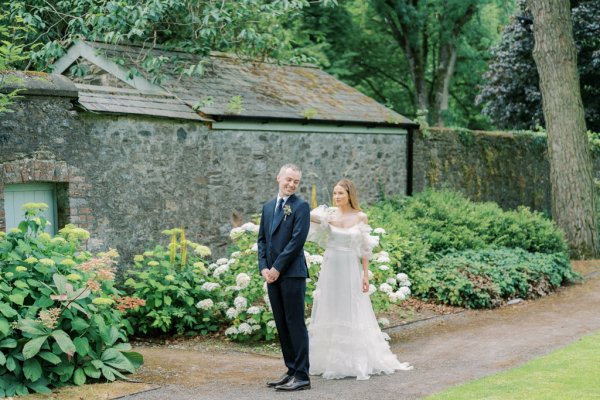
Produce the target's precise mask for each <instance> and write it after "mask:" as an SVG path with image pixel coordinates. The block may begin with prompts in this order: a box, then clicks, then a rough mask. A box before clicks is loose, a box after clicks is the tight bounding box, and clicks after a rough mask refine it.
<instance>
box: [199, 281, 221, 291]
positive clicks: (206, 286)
mask: <svg viewBox="0 0 600 400" xmlns="http://www.w3.org/2000/svg"><path fill="white" fill-rule="evenodd" d="M219 287H221V285H219V284H218V283H216V282H204V283H203V284H202V286H201V289H202V290H205V291H207V292H212V291H213V290H215V289H217V288H219Z"/></svg>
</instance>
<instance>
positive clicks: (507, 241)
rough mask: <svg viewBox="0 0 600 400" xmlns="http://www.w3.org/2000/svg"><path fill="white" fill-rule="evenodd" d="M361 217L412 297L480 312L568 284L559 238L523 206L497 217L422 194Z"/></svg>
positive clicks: (441, 194) (456, 197) (463, 202)
mask: <svg viewBox="0 0 600 400" xmlns="http://www.w3.org/2000/svg"><path fill="white" fill-rule="evenodd" d="M369 218H370V223H371V224H374V225H375V226H383V227H385V229H386V231H387V234H386V235H385V236H383V238H382V239H381V247H382V248H383V249H384V250H385V251H387V252H388V253H389V256H390V259H391V262H390V265H391V266H393V267H395V268H396V269H397V271H399V272H400V271H403V272H407V273H408V275H409V277H410V279H411V281H412V284H413V285H412V292H413V295H415V296H417V297H421V298H424V299H428V300H434V301H437V302H441V303H444V304H450V305H458V306H463V307H470V308H488V307H495V306H498V305H499V304H501V302H502V301H505V300H507V299H510V298H512V297H522V298H533V297H536V296H541V295H544V294H547V293H549V292H550V291H552V290H554V289H555V288H556V287H558V286H560V285H561V284H563V283H565V282H569V281H572V280H574V279H575V278H576V274H575V273H574V272H573V271H572V269H571V266H570V264H569V260H568V258H567V246H566V243H565V241H564V239H563V233H562V231H561V230H560V229H558V228H557V227H556V226H555V225H554V223H553V222H552V221H550V220H548V219H547V218H545V217H544V216H543V215H542V214H540V213H537V212H532V211H530V210H529V209H527V208H525V207H520V208H519V209H517V210H513V211H507V212H505V211H503V210H502V209H501V208H500V207H499V206H498V205H497V204H495V203H491V202H488V203H474V202H471V201H469V200H467V199H466V198H465V197H464V196H463V195H461V194H459V193H456V192H452V191H449V190H441V191H433V190H429V191H425V192H422V193H419V194H417V195H415V196H414V197H412V198H408V197H396V198H391V199H387V200H386V201H383V202H380V203H378V204H377V205H375V206H374V207H371V208H370V209H369Z"/></svg>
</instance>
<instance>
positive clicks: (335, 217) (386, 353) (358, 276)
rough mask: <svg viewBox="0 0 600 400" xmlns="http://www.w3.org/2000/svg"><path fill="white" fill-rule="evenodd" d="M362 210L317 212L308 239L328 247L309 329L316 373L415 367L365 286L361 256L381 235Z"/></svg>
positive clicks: (333, 375)
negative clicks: (393, 343)
mask: <svg viewBox="0 0 600 400" xmlns="http://www.w3.org/2000/svg"><path fill="white" fill-rule="evenodd" d="M361 214H362V213H353V214H350V215H344V214H342V213H341V212H339V210H337V209H336V208H333V207H330V208H328V207H326V206H320V207H317V208H316V209H314V210H313V211H312V212H311V216H312V217H313V218H314V217H316V218H318V219H319V220H320V223H314V222H311V227H310V232H309V236H308V240H310V241H313V242H316V243H317V244H319V245H320V246H321V247H323V248H325V254H324V255H323V261H322V264H321V271H320V274H319V278H318V282H317V284H316V288H315V290H314V292H313V308H312V314H311V321H310V325H309V327H308V332H309V346H310V348H309V355H310V356H309V357H310V374H311V375H322V376H323V377H324V378H326V379H339V378H344V377H356V379H357V380H366V379H369V376H370V375H372V374H381V373H385V374H390V373H393V372H394V371H395V370H409V369H412V366H410V365H409V364H408V363H401V362H399V361H398V359H397V357H396V355H395V354H394V353H392V352H391V350H390V346H389V344H388V342H387V340H389V336H388V335H387V334H386V333H384V332H382V331H381V329H380V328H379V325H378V323H377V318H376V317H375V313H374V312H373V306H372V305H371V299H370V297H369V294H368V293H364V292H363V291H362V265H361V261H360V258H361V257H367V258H370V257H371V255H372V249H373V247H375V246H376V245H377V244H378V239H379V238H378V237H376V236H371V235H370V234H369V233H370V232H371V228H370V227H369V226H368V225H367V224H365V223H364V222H361V218H365V216H364V214H362V215H361Z"/></svg>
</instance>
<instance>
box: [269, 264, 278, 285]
mask: <svg viewBox="0 0 600 400" xmlns="http://www.w3.org/2000/svg"><path fill="white" fill-rule="evenodd" d="M269 276H270V277H271V282H269V283H272V282H275V281H276V280H277V278H279V271H277V270H276V269H275V268H274V267H271V269H270V270H269Z"/></svg>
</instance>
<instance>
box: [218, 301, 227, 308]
mask: <svg viewBox="0 0 600 400" xmlns="http://www.w3.org/2000/svg"><path fill="white" fill-rule="evenodd" d="M227 307H229V304H227V302H225V301H220V302H218V303H217V308H219V309H221V310H224V309H226V308H227Z"/></svg>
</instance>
